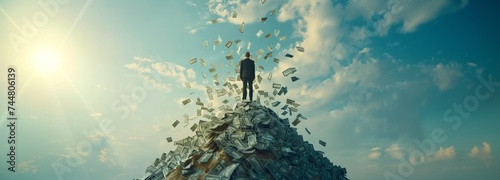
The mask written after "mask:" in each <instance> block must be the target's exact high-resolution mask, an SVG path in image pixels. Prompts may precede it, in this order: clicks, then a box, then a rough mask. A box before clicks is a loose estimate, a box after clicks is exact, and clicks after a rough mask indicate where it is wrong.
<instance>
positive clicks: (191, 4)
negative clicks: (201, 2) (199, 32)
mask: <svg viewBox="0 0 500 180" xmlns="http://www.w3.org/2000/svg"><path fill="white" fill-rule="evenodd" d="M186 4H187V5H188V6H194V7H196V6H197V5H196V4H195V3H194V2H193V1H186Z"/></svg>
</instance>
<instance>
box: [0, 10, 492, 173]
mask: <svg viewBox="0 0 500 180" xmlns="http://www.w3.org/2000/svg"><path fill="white" fill-rule="evenodd" d="M498 5H499V4H498V2H496V1H471V0H419V1H415V0H413V1H411V0H387V1H383V0H374V1H372V0H334V1H329V0H283V1H278V0H267V1H264V2H262V1H259V0H249V1H243V0H229V1H222V0H210V1H208V2H207V1H202V0H199V1H198V0H193V1H184V0H183V1H158V0H154V1H153V0H152V1H130V2H127V3H120V2H118V1H98V0H87V1H85V0H40V1H35V0H33V1H9V0H0V11H1V15H0V38H1V41H0V68H1V70H0V71H3V72H2V73H0V74H2V75H1V76H2V77H1V78H0V83H1V84H2V85H1V87H2V88H1V89H0V97H1V99H2V101H1V105H0V107H1V108H2V109H3V110H2V111H1V112H0V115H1V117H0V118H1V119H0V125H1V126H0V138H1V140H0V142H1V143H0V152H2V153H1V155H0V157H1V159H2V160H1V162H2V163H0V179H133V178H140V177H142V176H143V175H144V171H145V170H146V167H147V166H149V165H150V164H151V163H153V162H154V160H155V159H156V158H158V157H160V156H161V154H162V153H163V152H168V151H170V150H174V146H173V143H168V142H167V141H166V140H165V138H166V137H172V138H173V139H174V140H179V139H181V138H184V137H187V136H190V135H193V134H194V133H193V132H191V131H190V130H189V127H190V125H191V124H192V123H194V122H193V121H191V122H188V123H189V124H185V123H184V115H187V116H189V117H190V118H193V119H196V118H197V117H196V109H197V108H198V106H196V105H195V101H196V99H197V98H200V101H202V102H204V103H205V104H206V105H208V104H209V103H210V104H211V105H212V106H213V107H214V108H215V109H218V107H219V106H221V105H223V103H222V101H223V100H225V99H227V100H229V103H228V105H229V106H232V105H233V104H234V103H235V99H236V98H237V97H236V96H237V95H234V94H233V95H232V96H231V97H230V96H228V95H226V96H223V97H220V98H217V97H216V98H215V99H214V100H213V101H211V100H209V99H208V96H207V94H206V87H207V86H209V87H212V88H215V89H221V88H223V86H222V85H219V86H217V85H215V84H214V82H213V79H214V77H213V76H214V75H215V73H210V72H209V69H210V68H212V67H215V68H216V70H217V73H218V74H219V75H218V76H219V77H218V80H219V81H220V82H221V84H223V82H225V80H227V79H229V77H233V78H234V77H236V74H235V71H234V69H235V64H237V63H238V61H239V60H240V59H242V56H243V54H244V52H246V51H249V52H250V53H251V55H252V58H253V59H254V60H255V62H256V64H257V65H260V66H261V67H262V69H259V70H258V72H257V74H258V75H260V76H261V77H262V78H263V79H262V81H261V83H260V84H259V89H258V90H265V91H268V92H270V93H271V92H272V91H273V88H272V86H273V83H279V84H281V85H283V86H287V88H288V93H287V94H286V95H282V96H276V98H275V101H282V102H285V100H286V99H292V100H295V101H296V102H297V103H299V104H300V106H299V108H298V109H299V112H300V113H301V114H302V115H304V116H305V117H307V120H303V121H302V122H301V123H300V124H298V125H297V126H296V128H297V129H298V133H299V134H301V135H303V136H304V139H305V140H307V141H308V142H310V143H312V144H313V145H314V148H315V149H316V150H319V151H323V152H325V156H326V157H328V158H329V159H330V160H331V161H332V162H333V163H334V164H336V165H340V166H342V167H345V168H346V169H347V177H348V178H349V179H371V180H383V179H386V180H388V179H398V180H401V179H455V180H460V179H492V180H493V179H499V178H500V172H499V171H498V169H499V168H500V164H499V163H500V161H499V159H498V154H500V148H499V147H500V142H499V141H498V137H499V135H500V134H499V131H498V127H500V122H499V121H498V117H500V111H498V108H499V105H500V104H499V102H500V93H499V92H500V89H499V88H500V74H499V72H500V71H499V69H500V61H499V60H498V59H497V58H499V57H500V56H499V55H500V51H499V49H498V46H496V45H495V44H497V43H498V42H499V41H500V38H499V37H500V36H499V35H498V32H500V27H499V26H498V23H495V22H499V21H500V14H499V13H498V11H497V10H496V7H498ZM273 10H274V11H275V13H271V12H272V11H273ZM235 13H237V15H236V16H235V17H234V18H233V16H234V14H235ZM264 17H267V20H266V21H265V22H262V21H261V18H264ZM213 20H216V21H217V22H215V23H213ZM242 22H244V23H245V27H244V28H243V30H242V32H240V31H239V28H240V25H241V24H242ZM259 30H261V31H262V32H263V34H262V35H261V36H258V35H257V33H258V32H259ZM268 33H270V37H268V38H266V37H265V36H266V35H267V34H268ZM219 37H220V38H219ZM218 39H219V40H220V42H221V44H220V45H216V43H215V42H216V41H217V40H218ZM237 39H239V40H241V42H239V43H236V42H235V40H237ZM228 41H231V42H233V43H232V45H231V46H230V47H229V48H227V47H226V46H224V45H225V44H226V43H227V42H228ZM205 42H207V46H205ZM214 43H215V44H214ZM278 44H279V45H278ZM238 46H240V47H241V50H240V52H238V51H237V50H238ZM296 47H303V48H304V50H305V51H304V52H300V51H298V50H297V49H296ZM260 49H262V50H263V51H262V52H263V54H262V55H260V56H259V55H258V53H257V52H258V51H259V50H260ZM271 51H272V52H273V53H272V57H270V58H269V59H267V60H266V59H265V58H264V55H266V54H267V53H268V52H271ZM230 54H232V55H233V57H234V58H233V60H226V56H228V55H230ZM285 54H292V55H293V58H288V57H285ZM193 58H196V60H197V61H196V63H194V64H190V60H192V59H193ZM275 58H277V59H279V62H278V63H276V62H274V59H275ZM201 59H203V60H204V61H205V62H206V65H205V66H204V65H203V64H202V63H201ZM291 67H294V68H296V69H297V72H295V73H294V74H293V75H290V76H286V77H285V76H284V75H283V74H282V72H283V71H284V70H286V69H288V68H291ZM8 68H13V69H14V70H15V77H16V78H15V83H16V85H15V105H14V108H15V110H14V112H15V115H14V116H11V115H9V114H8V111H6V110H8V106H10V105H9V104H8V101H10V100H9V99H8V84H7V83H8V77H7V76H8V73H9V72H8ZM270 74H272V78H271V79H270V80H269V79H268V77H269V75H270ZM204 75H205V77H204ZM291 76H296V77H298V78H299V80H298V81H295V82H292V81H291V79H290V77H291ZM9 82H10V80H9ZM188 82H189V85H190V87H188V86H187V85H186V83H188ZM237 83H238V82H237ZM256 94H257V92H256ZM188 98H189V99H191V100H192V102H191V103H189V104H187V105H183V104H182V101H183V100H186V99H188ZM264 99H265V98H264V97H262V100H263V101H264ZM268 102H273V101H268ZM262 103H264V102H262ZM270 108H271V109H273V110H275V111H276V112H282V110H280V108H281V106H278V107H270ZM204 113H206V112H204ZM9 117H16V118H17V120H16V131H15V140H16V143H15V154H16V156H15V161H16V168H15V171H16V172H11V171H9V170H8V168H9V167H10V165H9V164H8V163H7V161H8V159H9V158H10V156H8V155H7V154H8V153H10V149H9V148H10V146H11V145H12V144H9V143H8V140H9V133H11V132H10V129H9V126H7V125H9V123H11V121H10V120H8V119H7V118H9ZM281 117H282V118H289V119H292V120H293V119H294V117H292V116H283V115H281ZM175 120H180V121H181V124H180V125H179V126H177V127H176V128H174V127H172V123H173V122H174V121H175ZM305 128H308V129H309V130H310V131H311V134H310V135H309V134H307V133H306V131H305ZM319 140H323V141H325V142H326V143H327V145H326V147H323V146H321V145H319V143H318V141H319Z"/></svg>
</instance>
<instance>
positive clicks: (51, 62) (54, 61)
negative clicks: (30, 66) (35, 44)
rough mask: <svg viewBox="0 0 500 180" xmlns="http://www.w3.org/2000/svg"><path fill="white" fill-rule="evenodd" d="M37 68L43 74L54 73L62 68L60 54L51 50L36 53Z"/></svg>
mask: <svg viewBox="0 0 500 180" xmlns="http://www.w3.org/2000/svg"><path fill="white" fill-rule="evenodd" d="M33 58H34V61H35V68H36V69H37V70H38V71H41V72H43V73H53V72H54V71H57V70H58V69H59V67H60V54H59V53H58V52H57V51H56V50H54V49H50V48H41V49H38V50H37V51H35V53H34V57H33Z"/></svg>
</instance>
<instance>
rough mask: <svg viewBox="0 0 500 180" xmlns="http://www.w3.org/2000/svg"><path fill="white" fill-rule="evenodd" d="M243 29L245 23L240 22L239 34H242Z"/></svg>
mask: <svg viewBox="0 0 500 180" xmlns="http://www.w3.org/2000/svg"><path fill="white" fill-rule="evenodd" d="M244 29H245V22H241V25H240V29H239V30H240V33H243V30H244Z"/></svg>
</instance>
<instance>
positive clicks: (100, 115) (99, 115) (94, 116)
mask: <svg viewBox="0 0 500 180" xmlns="http://www.w3.org/2000/svg"><path fill="white" fill-rule="evenodd" d="M90 117H92V118H94V119H96V120H99V119H100V118H101V117H102V113H98V112H95V113H91V114H90Z"/></svg>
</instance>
